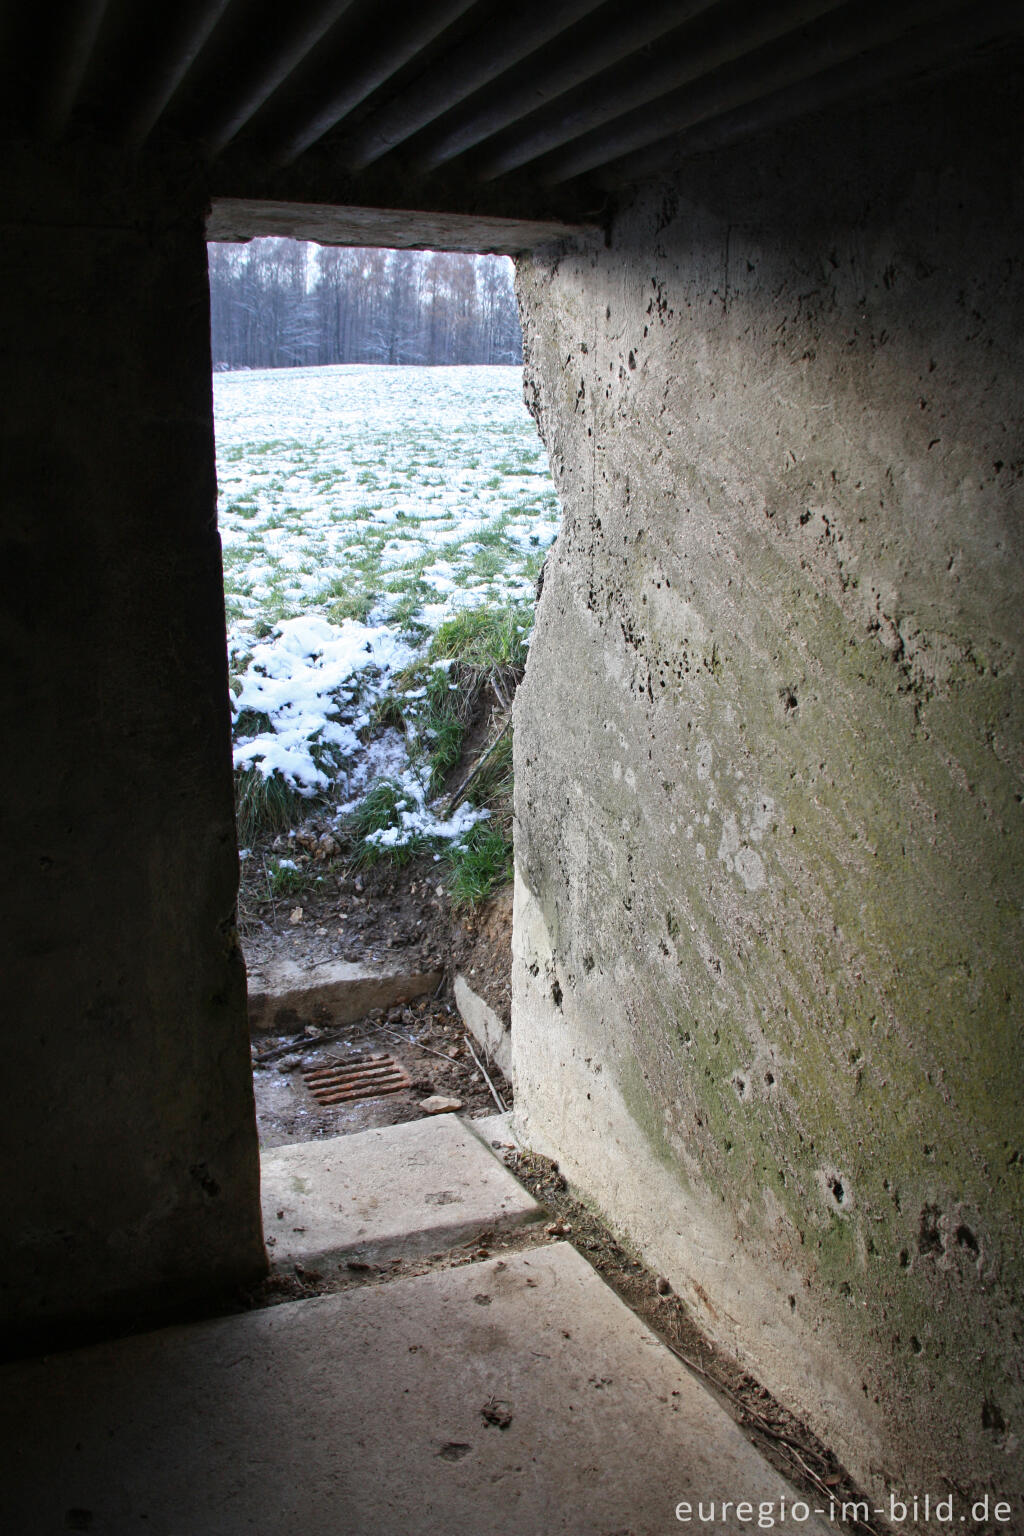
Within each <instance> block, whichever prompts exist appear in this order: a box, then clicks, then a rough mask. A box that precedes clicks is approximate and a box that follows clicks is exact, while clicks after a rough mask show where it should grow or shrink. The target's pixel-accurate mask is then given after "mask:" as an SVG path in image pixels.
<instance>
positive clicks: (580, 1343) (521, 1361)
mask: <svg viewBox="0 0 1024 1536" xmlns="http://www.w3.org/2000/svg"><path fill="white" fill-rule="evenodd" d="M426 1124H427V1126H428V1127H429V1134H430V1136H432V1137H433V1138H435V1144H436V1148H437V1152H438V1157H439V1162H438V1164H437V1166H436V1171H437V1172H442V1171H444V1172H445V1180H444V1187H449V1182H450V1179H449V1170H450V1169H451V1167H452V1163H451V1159H450V1158H448V1159H447V1160H446V1157H445V1153H446V1149H448V1148H449V1147H450V1144H451V1143H452V1141H453V1139H454V1140H461V1138H460V1137H459V1136H458V1134H457V1131H458V1128H457V1127H454V1126H453V1125H452V1123H451V1122H446V1121H441V1122H440V1123H438V1122H427V1123H426ZM411 1129H412V1128H411V1127H408V1126H398V1127H394V1128H393V1130H389V1131H387V1132H383V1133H381V1135H382V1137H383V1138H384V1139H385V1141H386V1139H387V1138H388V1137H390V1136H391V1135H392V1134H395V1133H399V1132H401V1133H406V1135H408V1133H409V1131H410V1130H411ZM424 1134H426V1133H424ZM466 1135H467V1137H468V1138H469V1140H468V1143H467V1145H466V1146H465V1147H463V1148H462V1154H461V1155H462V1159H463V1167H464V1171H465V1168H467V1167H471V1165H472V1163H473V1159H474V1155H475V1156H476V1157H478V1158H479V1159H482V1160H484V1161H483V1162H481V1163H480V1164H479V1167H478V1173H479V1174H480V1175H481V1177H482V1176H483V1173H484V1172H489V1170H487V1169H486V1161H487V1160H490V1161H491V1162H494V1159H493V1155H492V1153H491V1152H490V1151H489V1150H488V1148H487V1147H486V1146H485V1145H484V1143H483V1142H482V1141H480V1140H478V1139H477V1138H475V1137H473V1136H472V1135H471V1133H468V1132H467V1133H466ZM342 1140H345V1141H349V1142H358V1141H359V1140H360V1138H358V1137H350V1138H342ZM474 1147H475V1149H476V1152H475V1154H474V1152H473V1148H474ZM320 1148H321V1149H322V1148H323V1144H320ZM385 1150H386V1148H385ZM344 1153H345V1149H344V1148H342V1147H335V1148H333V1149H331V1155H332V1156H334V1157H338V1158H340V1159H341V1160H342V1161H344ZM351 1155H352V1157H353V1158H358V1157H359V1156H362V1155H363V1149H361V1148H359V1147H356V1148H354V1149H353V1150H352V1153H351ZM495 1166H497V1165H496V1164H495ZM500 1172H501V1174H502V1175H504V1174H505V1170H504V1169H500ZM435 1182H436V1180H435ZM500 1182H501V1181H498V1186H499V1193H498V1196H497V1198H496V1200H495V1202H494V1205H493V1212H492V1214H493V1216H494V1217H495V1218H496V1217H497V1216H499V1215H500V1213H501V1209H502V1206H501V1198H502V1195H501V1192H500ZM506 1193H507V1192H506ZM340 1203H342V1205H344V1202H340ZM435 1209H436V1210H437V1211H438V1213H439V1216H440V1217H441V1218H442V1219H444V1212H445V1209H446V1207H445V1206H440V1207H435ZM438 1241H439V1242H443V1234H442V1233H441V1232H440V1231H439V1233H438ZM0 1444H3V1446H4V1448H5V1451H6V1453H7V1462H8V1468H9V1470H8V1472H7V1474H6V1475H5V1477H4V1478H3V1479H2V1480H0V1531H3V1532H4V1533H6V1532H10V1533H11V1536H15V1533H17V1536H37V1533H38V1536H49V1533H51V1532H52V1533H54V1536H57V1533H61V1532H65V1531H68V1530H79V1531H88V1532H91V1533H93V1536H140V1533H143V1532H145V1533H146V1536H241V1533H243V1532H244V1533H247V1536H252V1533H257V1536H399V1533H401V1536H428V1533H429V1536H550V1533H554V1532H571V1533H577V1536H660V1533H667V1532H670V1531H679V1530H687V1529H690V1530H693V1529H697V1530H701V1531H705V1532H709V1531H710V1532H716V1533H720V1536H724V1533H726V1532H729V1533H734V1532H737V1531H742V1530H744V1529H757V1528H758V1518H759V1514H761V1515H762V1516H763V1515H764V1512H765V1511H768V1512H769V1513H770V1514H771V1516H772V1517H773V1518H774V1520H775V1525H774V1527H772V1528H773V1529H774V1530H776V1531H781V1532H794V1531H801V1532H808V1531H812V1532H816V1533H818V1536H822V1533H823V1532H824V1531H825V1530H826V1529H829V1528H830V1527H828V1526H827V1525H826V1523H825V1522H823V1521H821V1520H820V1519H815V1518H814V1516H813V1514H812V1515H811V1518H810V1519H808V1520H803V1519H802V1518H800V1515H801V1514H802V1509H801V1507H800V1506H799V1504H798V1505H797V1509H798V1518H797V1520H796V1521H793V1520H791V1519H790V1518H789V1510H790V1508H791V1507H792V1505H793V1500H794V1494H793V1492H792V1490H791V1489H790V1488H789V1487H788V1486H787V1485H786V1484H785V1483H784V1482H783V1481H782V1479H781V1478H780V1477H779V1476H778V1474H777V1473H775V1472H774V1471H773V1470H772V1469H771V1468H770V1467H769V1466H768V1465H767V1464H766V1463H765V1462H764V1461H763V1460H762V1459H761V1457H760V1455H759V1454H758V1452H757V1451H756V1450H755V1449H754V1448H753V1447H752V1446H751V1445H750V1443H749V1442H748V1441H747V1440H746V1439H745V1438H744V1437H743V1435H742V1434H741V1433H740V1431H739V1430H738V1429H737V1428H736V1426H735V1425H734V1424H733V1422H732V1421H731V1419H729V1418H728V1417H727V1416H726V1414H725V1413H724V1412H723V1411H722V1410H721V1409H720V1408H719V1407H718V1405H717V1404H716V1403H715V1401H714V1400H713V1399H712V1398H711V1397H710V1396H709V1394H708V1393H707V1392H706V1391H705V1390H704V1389H703V1387H702V1386H700V1384H699V1383H698V1382H696V1381H695V1380H694V1378H693V1377H692V1376H691V1375H690V1374H689V1373H688V1372H687V1371H686V1370H685V1369H684V1367H683V1366H682V1365H681V1364H680V1363H679V1361H678V1360H677V1359H676V1358H675V1357H674V1356H673V1355H672V1354H671V1353H670V1352H669V1351H668V1350H667V1349H665V1348H664V1346H662V1345H661V1343H660V1342H659V1341H658V1340H657V1339H656V1338H655V1336H654V1335H653V1334H652V1333H651V1332H650V1331H649V1330H648V1329H647V1327H646V1326H645V1325H644V1324H643V1323H641V1322H640V1321H639V1320H638V1319H637V1318H636V1317H634V1316H633V1314H632V1313H631V1312H629V1311H628V1310H627V1308H626V1307H625V1306H623V1304H622V1303H621V1302H620V1301H619V1300H618V1298H617V1297H616V1296H614V1295H613V1293H612V1292H611V1291H610V1290H608V1288H607V1287H606V1286H605V1285H604V1283H603V1281H601V1280H600V1279H599V1277H598V1276H597V1275H596V1273H595V1272H594V1271H593V1270H592V1269H591V1268H590V1267H589V1266H588V1265H587V1263H586V1262H585V1261H584V1260H583V1259H582V1258H581V1257H580V1255H579V1254H577V1253H576V1252H575V1250H574V1249H572V1248H571V1247H570V1246H569V1245H568V1244H566V1243H562V1242H552V1243H541V1244H534V1245H532V1246H529V1247H527V1248H525V1249H523V1250H521V1251H519V1252H515V1253H513V1252H511V1251H510V1252H509V1253H508V1254H507V1256H506V1257H505V1258H498V1257H491V1258H489V1259H485V1260H479V1261H477V1262H472V1263H465V1262H463V1263H461V1264H459V1265H457V1266H456V1267H453V1268H442V1269H436V1270H432V1271H430V1272H428V1273H424V1274H420V1275H418V1276H415V1277H413V1278H407V1279H395V1280H392V1281H390V1282H386V1283H380V1284H375V1285H367V1286H361V1287H358V1288H355V1289H349V1290H346V1291H343V1292H341V1293H337V1294H333V1295H329V1296H324V1297H320V1298H317V1299H314V1300H307V1301H299V1302H293V1303H289V1304H285V1305H281V1306H277V1307H272V1308H268V1309H267V1310H264V1311H258V1312H252V1313H247V1314H245V1315H242V1316H233V1317H228V1318H223V1319H220V1320H217V1321H214V1322H207V1323H202V1324H197V1325H193V1326H188V1327H175V1328H169V1329H164V1330H161V1331H159V1332H155V1333H150V1334H146V1335H142V1336H139V1337H135V1338H130V1339H123V1340H118V1341H113V1342H110V1343H106V1344H101V1345H98V1346H95V1347H92V1348H88V1349H83V1350H78V1351H74V1352H71V1353H68V1354H64V1355H58V1356H53V1357H50V1358H48V1359H43V1360H38V1361H31V1362H26V1363H21V1364H16V1365H12V1366H8V1367H6V1368H5V1369H4V1370H3V1371H0ZM723 1500H727V1501H730V1505H731V1507H730V1508H729V1509H728V1510H726V1511H724V1512H723V1510H722V1501H723ZM742 1501H749V1503H750V1506H751V1508H750V1511H749V1512H745V1511H743V1510H742V1509H741V1510H740V1518H737V1511H736V1506H737V1504H738V1503H740V1504H742ZM683 1502H688V1503H689V1504H691V1505H692V1511H691V1519H690V1520H689V1521H685V1520H679V1519H677V1517H676V1506H677V1505H679V1504H681V1503H683ZM698 1502H700V1503H701V1504H702V1506H703V1512H704V1513H705V1514H706V1515H707V1516H709V1518H706V1519H701V1518H700V1511H699V1509H698ZM712 1503H714V1506H715V1508H714V1515H713V1516H712V1515H711V1510H710V1505H711V1504H712ZM783 1509H785V1511H786V1513H785V1515H784V1514H783ZM744 1516H745V1518H744ZM761 1528H762V1529H763V1528H767V1527H765V1526H763V1525H762V1527H761ZM831 1529H832V1530H835V1529H836V1528H835V1527H834V1526H833V1527H831Z"/></svg>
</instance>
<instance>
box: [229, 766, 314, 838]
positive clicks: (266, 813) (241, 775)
mask: <svg viewBox="0 0 1024 1536" xmlns="http://www.w3.org/2000/svg"><path fill="white" fill-rule="evenodd" d="M308 806H309V801H308V799H306V798H304V797H303V796H302V795H300V794H299V793H298V791H297V790H295V789H292V788H291V786H290V785H288V784H286V783H285V781H284V780H283V779H282V778H281V776H280V774H278V773H272V774H269V775H268V776H267V777H266V778H265V777H264V776H263V774H262V773H261V772H260V770H259V768H238V769H236V770H235V823H236V825H237V827H238V841H239V843H240V844H241V845H242V847H243V848H248V847H250V846H251V845H252V844H253V843H254V842H255V841H256V839H257V838H258V837H260V836H262V835H270V836H276V834H277V833H278V832H286V831H287V830H288V828H289V827H292V826H294V824H295V823H296V821H298V820H299V818H300V816H301V815H302V813H303V811H304V810H305V809H307V808H308Z"/></svg>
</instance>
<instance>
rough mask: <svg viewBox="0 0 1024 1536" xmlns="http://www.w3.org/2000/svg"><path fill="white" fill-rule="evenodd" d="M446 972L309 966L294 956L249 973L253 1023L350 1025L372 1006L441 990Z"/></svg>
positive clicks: (264, 1026)
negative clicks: (291, 958)
mask: <svg viewBox="0 0 1024 1536" xmlns="http://www.w3.org/2000/svg"><path fill="white" fill-rule="evenodd" d="M442 979H443V977H442V972H440V971H407V970H403V969H401V968H400V967H392V968H388V967H381V966H367V965H357V964H350V963H349V962H348V961H345V960H336V961H332V962H331V963H330V964H328V965H317V966H314V967H309V966H305V965H300V964H298V963H297V962H296V961H294V960H278V961H275V962H274V963H273V964H268V965H265V966H262V967H261V969H260V970H259V971H258V972H256V973H253V974H252V975H251V976H250V978H249V1028H250V1029H251V1030H254V1031H256V1032H261V1031H262V1032H266V1031H268V1030H288V1029H292V1028H295V1027H296V1026H298V1025H300V1024H326V1023H333V1024H349V1023H351V1022H352V1020H353V1019H361V1018H363V1016H364V1015H365V1014H367V1013H369V1011H370V1009H371V1008H390V1007H392V1006H393V1005H394V1004H395V1003H407V1002H409V1001H410V1000H411V999H412V998H414V997H423V996H424V995H425V994H426V993H429V992H436V991H437V988H438V987H439V986H440V984H441V981H442Z"/></svg>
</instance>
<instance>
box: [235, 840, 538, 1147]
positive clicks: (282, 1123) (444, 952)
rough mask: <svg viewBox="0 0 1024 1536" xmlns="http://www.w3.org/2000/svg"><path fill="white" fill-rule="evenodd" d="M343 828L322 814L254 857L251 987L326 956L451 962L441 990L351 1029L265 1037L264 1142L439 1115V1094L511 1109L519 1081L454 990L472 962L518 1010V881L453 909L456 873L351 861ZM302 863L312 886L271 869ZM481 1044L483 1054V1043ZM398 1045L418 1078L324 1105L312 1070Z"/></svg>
mask: <svg viewBox="0 0 1024 1536" xmlns="http://www.w3.org/2000/svg"><path fill="white" fill-rule="evenodd" d="M330 841H331V838H330V831H329V828H328V827H327V826H326V825H321V824H320V823H318V822H317V821H316V819H311V820H310V821H309V822H307V823H306V824H305V825H304V826H303V827H302V828H300V829H299V830H298V831H297V833H296V834H294V835H284V836H282V837H280V838H277V839H275V840H273V841H268V843H267V845H266V847H264V848H263V849H262V850H261V849H258V848H257V849H256V850H254V853H253V855H252V857H251V858H250V860H248V861H247V864H246V866H243V883H242V891H241V897H240V923H239V927H240V932H241V937H242V948H243V952H244V954H245V960H246V969H247V971H248V973H249V978H250V986H258V984H259V979H260V976H261V975H262V973H263V972H264V971H265V969H266V968H267V967H268V966H270V965H272V964H273V963H274V962H276V961H279V960H290V961H293V962H295V963H297V964H299V965H301V966H304V967H305V966H308V967H309V968H310V971H311V972H312V970H313V969H314V968H315V967H316V966H317V965H319V964H322V963H323V962H324V961H330V960H345V961H354V962H359V963H363V964H366V965H388V966H391V965H401V966H403V967H404V966H407V967H408V969H409V970H410V971H441V972H443V973H444V980H443V982H442V985H441V988H440V990H439V992H438V994H437V995H436V996H434V997H431V998H424V999H420V1000H418V1001H417V1002H415V1003H412V1004H406V1005H402V1006H398V1007H395V1008H391V1009H389V1010H387V1011H386V1012H382V1011H381V1010H380V1009H374V1010H373V1011H372V1012H371V1013H370V1014H369V1015H368V1016H367V1017H366V1018H364V1019H360V1020H358V1021H356V1022H355V1023H354V1024H348V1025H345V1026H344V1028H339V1029H334V1028H332V1027H331V1026H330V1025H329V1024H325V1025H323V1026H321V1027H317V1026H307V1027H306V1028H305V1029H304V1030H299V1031H297V1032H296V1033H294V1034H273V1035H263V1034H260V1035H258V1036H255V1037H254V1039H253V1046H252V1055H253V1082H254V1085H255V1092H256V1116H257V1123H258V1126H259V1134H260V1144H261V1145H262V1146H265V1147H271V1146H280V1145H281V1144H282V1143H284V1142H289V1141H312V1140H314V1139H317V1138H319V1137H322V1136H341V1135H345V1134H347V1133H349V1132H351V1131H363V1130H369V1129H370V1128H371V1127H374V1126H381V1125H395V1124H398V1123H399V1122H400V1121H402V1120H414V1119H417V1118H419V1117H420V1116H421V1115H423V1114H424V1113H425V1111H424V1109H423V1108H422V1105H423V1103H424V1101H425V1100H427V1099H429V1098H431V1097H433V1096H437V1095H440V1096H443V1097H448V1098H454V1099H457V1100H458V1102H459V1103H460V1105H461V1107H462V1112H463V1113H465V1114H468V1115H470V1116H474V1115H478V1114H480V1115H483V1114H493V1113H497V1110H498V1103H497V1100H496V1099H495V1097H494V1095H493V1094H492V1092H491V1089H490V1088H489V1087H488V1084H487V1081H486V1079H485V1077H484V1075H483V1074H484V1071H486V1073H487V1076H488V1077H490V1079H491V1082H492V1083H493V1085H494V1088H495V1089H496V1091H497V1094H498V1097H499V1098H500V1100H501V1102H502V1103H503V1104H504V1105H505V1106H506V1107H510V1106H511V1102H512V1095H511V1089H510V1087H509V1085H508V1083H507V1082H506V1081H505V1079H504V1078H503V1077H502V1076H501V1074H500V1072H499V1071H498V1070H497V1068H496V1067H494V1066H493V1064H492V1063H490V1062H488V1061H486V1060H485V1058H484V1055H483V1052H482V1050H481V1048H480V1046H479V1045H478V1044H477V1042H476V1041H475V1040H473V1039H472V1037H471V1036H468V1035H467V1032H466V1030H465V1028H464V1026H463V1024H462V1020H461V1018H460V1017H459V1014H458V1011H457V1010H456V1008H455V1005H454V1003H453V1002H452V986H453V984H454V979H455V975H456V974H457V972H458V971H459V970H462V971H464V972H465V973H466V975H467V977H468V978H469V980H470V985H471V986H472V987H473V988H474V990H476V991H478V992H479V994H480V996H482V997H484V998H485V999H486V1001H488V1002H489V1003H490V1004H491V1006H492V1007H494V1008H495V1011H496V1012H498V1013H499V1014H500V1015H501V1016H502V1017H503V1018H504V1019H505V1020H506V1021H507V1020H508V1018H509V1016H510V1005H511V987H510V972H511V940H512V899H511V889H509V890H508V891H507V892H500V893H499V894H498V896H497V897H495V898H494V899H493V900H492V901H490V902H487V903H484V904H483V905H482V906H481V907H479V908H477V909H476V910H475V911H472V912H456V911H453V909H452V906H451V903H450V901H449V898H448V894H447V888H446V885H445V882H444V872H443V869H442V868H439V866H438V862H437V861H435V860H434V859H433V858H432V857H431V856H429V855H428V856H427V857H425V858H422V859H419V860H416V861H414V862H412V863H409V864H407V865H405V866H402V867H400V868H395V867H394V866H392V865H389V864H384V863H381V864H376V865H373V866H372V867H371V868H369V869H365V870H362V871H356V870H353V869H351V868H350V867H349V866H348V864H347V861H346V860H345V859H344V858H343V857H342V855H341V853H340V850H335V849H331V848H330ZM274 853H276V854H277V855H278V856H281V855H282V854H284V855H285V856H287V857H288V858H290V859H292V860H294V861H295V863H296V864H297V865H298V871H297V877H301V879H302V880H303V888H302V889H301V890H298V891H295V892H292V893H290V894H286V895H271V894H270V890H269V885H268V881H267V878H266V874H265V869H266V862H265V861H266V860H267V859H268V858H269V856H270V855H271V854H274ZM474 1050H475V1051H476V1053H477V1056H478V1058H479V1064H478V1063H477V1062H474V1060H473V1057H472V1054H471V1052H472V1051H474ZM382 1051H383V1052H387V1053H388V1054H390V1055H392V1056H393V1057H394V1059H395V1060H396V1061H397V1062H399V1063H400V1065H401V1066H402V1067H404V1068H405V1070H406V1072H407V1074H408V1076H409V1078H410V1080H411V1086H410V1087H409V1088H407V1089H404V1090H403V1091H401V1092H399V1093H394V1094H389V1095H387V1096H383V1097H378V1098H373V1099H367V1100H362V1101H358V1102H350V1103H345V1104H337V1105H333V1106H324V1105H321V1104H319V1103H318V1101H317V1099H316V1098H315V1097H314V1096H313V1094H312V1092H311V1090H310V1088H309V1086H308V1085H307V1084H306V1081H305V1077H304V1073H305V1072H306V1071H311V1070H315V1069H316V1068H318V1067H324V1066H328V1065H331V1064H333V1063H335V1062H337V1061H339V1060H342V1059H346V1058H349V1057H360V1056H367V1055H371V1054H375V1053H379V1052H382Z"/></svg>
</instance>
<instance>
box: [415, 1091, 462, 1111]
mask: <svg viewBox="0 0 1024 1536" xmlns="http://www.w3.org/2000/svg"><path fill="white" fill-rule="evenodd" d="M461 1108H462V1100H461V1099H449V1098H448V1097H447V1096H446V1095H445V1094H443V1093H432V1094H431V1096H430V1098H429V1099H423V1100H422V1101H421V1103H420V1109H422V1111H423V1113H424V1114H425V1115H450V1114H454V1112H455V1111H456V1110H459V1109H461Z"/></svg>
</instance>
